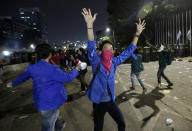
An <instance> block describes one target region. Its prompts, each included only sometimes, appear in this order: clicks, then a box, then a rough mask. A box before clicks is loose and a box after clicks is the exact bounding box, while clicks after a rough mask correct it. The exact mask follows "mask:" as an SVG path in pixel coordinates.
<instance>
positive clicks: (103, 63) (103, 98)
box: [82, 8, 145, 131]
mask: <svg viewBox="0 0 192 131" xmlns="http://www.w3.org/2000/svg"><path fill="white" fill-rule="evenodd" d="M82 15H83V16H84V19H85V22H86V24H87V31H88V58H89V61H90V63H91V66H92V71H93V74H96V75H95V78H94V80H93V81H92V83H91V86H90V88H89V89H88V91H87V96H88V97H89V99H90V100H91V101H92V102H93V117H94V131H102V129H103V121H104V116H105V113H106V112H108V113H109V115H110V116H111V117H112V118H113V119H114V120H115V122H116V123H117V126H118V130H119V131H125V122H124V118H123V115H122V113H121V111H120V109H119V108H118V106H117V105H116V103H115V71H116V67H117V66H119V65H120V64H121V63H123V62H124V61H125V60H126V59H127V58H129V57H130V56H133V52H134V50H135V49H136V48H137V47H136V44H137V41H138V39H139V35H140V34H141V32H142V31H143V30H144V29H145V21H143V22H141V21H140V20H139V24H137V23H136V25H137V31H136V34H135V36H134V38H133V41H132V43H131V44H130V45H129V47H128V48H127V49H126V50H125V51H123V52H122V53H121V54H120V55H119V56H117V57H113V54H114V51H113V46H112V45H113V44H112V43H111V42H109V41H104V42H103V44H102V53H101V55H97V50H96V47H95V41H94V33H93V23H94V21H95V20H96V15H97V14H94V16H92V15H91V11H90V9H89V10H87V9H85V8H84V9H83V10H82Z"/></svg>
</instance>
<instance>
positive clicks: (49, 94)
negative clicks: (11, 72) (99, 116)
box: [7, 44, 80, 130]
mask: <svg viewBox="0 0 192 131" xmlns="http://www.w3.org/2000/svg"><path fill="white" fill-rule="evenodd" d="M51 52H52V49H51V46H50V45H48V44H42V45H38V46H37V47H36V49H35V53H36V55H37V61H39V62H38V63H36V64H32V65H29V66H28V69H27V70H26V71H25V72H24V73H22V74H21V75H20V76H19V77H17V78H16V79H15V80H13V81H12V82H10V83H8V84H7V87H12V86H16V85H19V84H21V83H23V82H24V81H26V80H28V79H30V78H32V80H33V100H34V102H35V108H37V109H38V111H39V112H40V113H41V115H42V118H43V122H42V130H54V127H56V128H57V129H56V130H61V129H62V128H63V127H64V125H65V122H63V123H60V121H59V119H58V115H59V107H60V106H61V105H62V104H64V103H65V101H66V100H67V94H66V91H65V89H64V86H63V82H70V81H72V80H73V79H75V78H76V76H77V75H78V70H80V66H79V65H78V66H77V68H76V69H74V70H73V71H71V72H70V73H65V72H63V71H62V70H61V69H60V68H59V67H58V66H56V65H52V64H50V63H49V60H50V59H51V57H52V53H51Z"/></svg>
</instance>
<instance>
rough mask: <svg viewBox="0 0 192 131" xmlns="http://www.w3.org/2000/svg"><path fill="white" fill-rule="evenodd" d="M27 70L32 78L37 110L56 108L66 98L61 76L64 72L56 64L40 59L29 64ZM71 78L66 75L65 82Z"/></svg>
mask: <svg viewBox="0 0 192 131" xmlns="http://www.w3.org/2000/svg"><path fill="white" fill-rule="evenodd" d="M27 71H28V73H29V76H30V77H31V78H32V79H33V99H34V101H35V103H36V104H35V105H36V106H37V108H38V109H39V110H44V109H49V110H50V109H55V108H58V107H59V106H60V105H62V104H63V103H64V102H65V101H66V100H67V94H66V92H65V88H63V82H64V81H63V80H62V79H63V78H61V77H62V76H61V75H62V74H63V75H64V73H63V72H62V71H61V70H60V69H59V67H58V66H55V65H52V64H50V63H48V62H46V61H43V60H41V61H39V62H38V63H37V64H33V65H30V66H29V67H28V70H27ZM71 79H73V78H70V77H66V79H65V82H67V81H71Z"/></svg>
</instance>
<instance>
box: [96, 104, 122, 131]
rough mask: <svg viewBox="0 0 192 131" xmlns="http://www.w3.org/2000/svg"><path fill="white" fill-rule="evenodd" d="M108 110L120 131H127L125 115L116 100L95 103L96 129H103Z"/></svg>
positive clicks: (100, 130)
mask: <svg viewBox="0 0 192 131" xmlns="http://www.w3.org/2000/svg"><path fill="white" fill-rule="evenodd" d="M106 112H108V113H109V115H110V116H111V117H112V118H113V120H114V121H115V122H116V123H117V126H118V131H125V121H124V118H123V115H122V113H121V111H120V109H119V107H118V106H117V105H116V103H115V102H113V101H110V102H101V103H99V104H96V103H93V115H94V131H102V129H103V122H104V116H105V113H106Z"/></svg>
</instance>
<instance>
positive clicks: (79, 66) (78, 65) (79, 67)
mask: <svg viewBox="0 0 192 131" xmlns="http://www.w3.org/2000/svg"><path fill="white" fill-rule="evenodd" d="M76 69H77V70H78V71H80V70H81V63H79V64H77V65H76Z"/></svg>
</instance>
